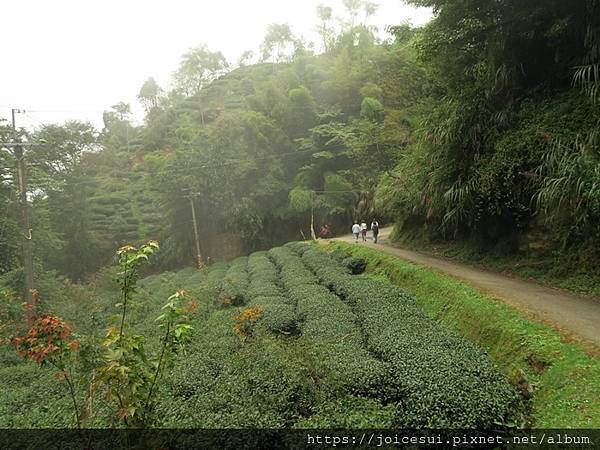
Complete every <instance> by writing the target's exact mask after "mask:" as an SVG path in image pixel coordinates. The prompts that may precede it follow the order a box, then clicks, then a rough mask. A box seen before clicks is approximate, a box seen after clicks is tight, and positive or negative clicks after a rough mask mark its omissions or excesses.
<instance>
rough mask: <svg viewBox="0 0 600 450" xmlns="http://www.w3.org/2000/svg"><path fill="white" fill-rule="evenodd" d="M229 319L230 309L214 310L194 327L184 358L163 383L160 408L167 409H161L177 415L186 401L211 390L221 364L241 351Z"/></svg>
mask: <svg viewBox="0 0 600 450" xmlns="http://www.w3.org/2000/svg"><path fill="white" fill-rule="evenodd" d="M231 316H232V310H231V309H217V310H215V311H213V312H212V314H211V315H210V316H209V317H208V318H207V319H206V320H204V321H201V322H200V323H194V324H193V325H194V331H193V332H192V337H191V341H190V343H189V344H188V348H187V349H186V354H185V355H182V356H181V357H179V358H178V359H177V360H176V362H175V365H174V367H173V370H172V372H171V374H170V375H169V377H168V379H167V380H166V385H165V389H164V391H165V395H164V396H163V401H162V402H161V404H162V403H164V402H166V403H168V406H161V408H163V407H164V408H167V409H169V410H171V411H177V410H178V408H179V407H181V405H180V403H182V402H183V401H185V400H186V399H188V398H190V397H191V396H193V395H197V394H201V393H204V392H207V391H208V390H210V389H211V386H212V385H213V384H214V383H215V381H216V379H217V377H218V376H219V374H220V372H221V370H222V368H223V364H224V362H225V361H226V360H227V358H228V357H229V356H231V355H232V354H233V353H235V352H236V351H237V350H238V349H239V348H240V342H239V339H238V337H237V336H236V334H235V333H234V331H233V327H232V321H231ZM160 414H161V413H160V411H159V415H160Z"/></svg>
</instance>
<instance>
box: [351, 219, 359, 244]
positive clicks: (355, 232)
mask: <svg viewBox="0 0 600 450" xmlns="http://www.w3.org/2000/svg"><path fill="white" fill-rule="evenodd" d="M352 234H353V235H354V240H355V241H358V236H360V225H359V224H358V222H354V225H352Z"/></svg>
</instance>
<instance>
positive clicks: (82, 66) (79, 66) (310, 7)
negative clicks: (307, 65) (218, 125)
mask: <svg viewBox="0 0 600 450" xmlns="http://www.w3.org/2000/svg"><path fill="white" fill-rule="evenodd" d="M319 4H326V5H328V6H331V7H332V8H333V12H334V17H335V16H340V15H341V14H342V12H343V11H344V8H343V5H342V2H341V1H339V0H336V1H325V0H306V1H290V0H284V1H282V0H259V1H253V2H244V1H239V0H238V1H236V0H225V1H218V2H199V1H196V2H191V1H186V0H174V1H168V2H167V1H156V0H151V1H139V0H133V1H125V2H123V1H116V0H108V1H85V2H81V1H74V0H56V1H52V2H48V1H40V0H22V1H18V2H8V3H5V4H3V7H2V11H3V12H2V15H3V16H4V17H5V18H10V19H11V20H6V21H3V25H2V39H3V41H4V46H3V48H2V52H3V55H2V56H3V61H5V62H6V63H8V64H7V65H8V66H9V67H10V70H4V71H2V73H1V74H0V117H3V118H5V119H9V118H10V108H22V109H25V110H26V111H27V114H25V115H20V116H19V122H18V125H20V126H26V127H37V126H39V125H40V124H42V123H48V122H62V121H64V120H67V119H78V120H88V121H91V122H92V123H93V124H94V125H96V126H97V127H101V126H102V111H104V110H106V109H109V107H110V106H111V105H113V104H115V103H117V102H119V101H125V102H127V103H130V104H131V106H132V109H133V112H134V118H135V119H136V120H137V121H140V120H141V119H142V117H143V112H142V109H141V107H140V105H139V104H138V103H137V101H136V94H137V93H138V91H139V89H140V87H141V85H142V83H143V82H144V80H145V79H147V78H148V77H150V76H152V77H154V78H155V79H156V80H157V81H158V83H159V84H160V85H161V86H163V87H168V84H169V82H170V78H171V74H172V72H173V71H174V70H176V69H177V66H178V64H179V60H180V57H181V55H182V54H183V53H185V52H186V51H187V50H188V49H189V48H191V47H195V46H198V45H201V44H207V45H208V47H209V48H210V49H211V50H213V51H217V50H219V51H222V52H223V54H224V55H225V57H226V58H227V59H228V61H229V62H230V63H235V61H236V60H237V58H238V57H239V55H240V54H241V53H242V52H243V51H245V50H252V51H254V53H255V54H256V55H258V53H259V50H258V48H259V45H260V42H261V41H262V39H263V37H264V34H265V29H266V27H267V25H268V24H269V23H273V22H277V23H288V24H289V25H290V26H291V28H292V31H293V32H294V34H296V35H297V36H303V37H304V38H305V39H306V41H307V42H310V41H313V42H316V43H317V42H318V36H317V35H316V32H315V26H316V24H317V23H318V19H317V15H316V7H317V5H319ZM430 17H431V13H430V11H429V10H427V9H423V8H420V9H415V8H413V7H411V6H407V5H404V4H403V3H402V2H401V1H400V0H386V1H381V2H379V9H378V10H377V12H376V14H375V15H374V16H373V17H371V18H369V24H370V25H373V26H376V27H377V28H378V29H379V30H380V34H381V35H382V36H383V35H385V33H384V32H383V30H384V28H385V26H386V25H394V24H399V23H402V22H403V21H406V20H408V21H411V22H412V23H413V25H421V24H423V23H425V22H427V20H429V19H430ZM317 50H318V46H317Z"/></svg>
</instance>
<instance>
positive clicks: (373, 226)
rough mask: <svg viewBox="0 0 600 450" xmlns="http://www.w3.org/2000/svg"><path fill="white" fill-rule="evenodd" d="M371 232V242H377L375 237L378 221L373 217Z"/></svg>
mask: <svg viewBox="0 0 600 450" xmlns="http://www.w3.org/2000/svg"><path fill="white" fill-rule="evenodd" d="M371 232H372V233H373V242H374V243H375V244H377V237H378V236H379V222H377V221H376V220H375V219H373V222H371Z"/></svg>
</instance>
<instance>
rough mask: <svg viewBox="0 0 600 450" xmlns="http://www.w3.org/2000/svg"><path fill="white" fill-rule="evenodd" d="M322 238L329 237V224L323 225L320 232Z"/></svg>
mask: <svg viewBox="0 0 600 450" xmlns="http://www.w3.org/2000/svg"><path fill="white" fill-rule="evenodd" d="M319 235H320V236H321V239H327V238H328V237H329V225H327V224H325V225H323V226H322V227H321V232H320V233H319Z"/></svg>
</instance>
